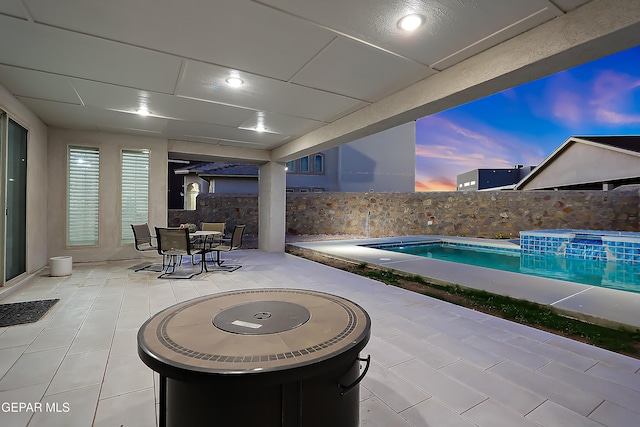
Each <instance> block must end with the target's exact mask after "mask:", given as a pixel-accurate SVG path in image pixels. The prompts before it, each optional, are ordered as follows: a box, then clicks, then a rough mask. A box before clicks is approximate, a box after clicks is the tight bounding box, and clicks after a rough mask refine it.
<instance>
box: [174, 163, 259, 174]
mask: <svg viewBox="0 0 640 427" xmlns="http://www.w3.org/2000/svg"><path fill="white" fill-rule="evenodd" d="M175 173H176V174H179V175H186V174H189V173H195V174H197V175H198V176H201V177H216V176H218V177H232V176H233V177H257V176H258V166H256V165H247V164H239V163H226V162H212V163H197V164H195V165H190V166H187V167H184V168H181V169H177V170H176V171H175Z"/></svg>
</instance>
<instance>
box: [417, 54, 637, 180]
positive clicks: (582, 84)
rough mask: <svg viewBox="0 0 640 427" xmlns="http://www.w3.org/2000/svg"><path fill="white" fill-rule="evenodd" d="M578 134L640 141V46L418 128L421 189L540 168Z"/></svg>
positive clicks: (459, 109)
mask: <svg viewBox="0 0 640 427" xmlns="http://www.w3.org/2000/svg"><path fill="white" fill-rule="evenodd" d="M572 135H640V46H639V47H635V48H633V49H629V50H626V51H623V52H621V53H618V54H615V55H611V56H608V57H605V58H602V59H599V60H596V61H593V62H590V63H587V64H584V65H581V66H579V67H575V68H571V69H569V70H566V71H563V72H560V73H558V74H554V75H552V76H549V77H545V78H543V79H540V80H536V81H533V82H530V83H526V84H524V85H521V86H517V87H515V88H511V89H507V90H505V91H503V92H500V93H497V94H495V95H492V96H489V97H487V98H483V99H480V100H478V101H474V102H470V103H468V104H465V105H462V106H459V107H456V108H453V109H451V110H447V111H443V112H441V113H438V114H434V115H432V116H428V117H423V118H422V119H419V120H418V121H417V122H416V191H446V190H455V189H456V175H458V174H460V173H463V172H467V171H469V170H473V169H481V168H508V167H512V166H513V165H515V164H523V165H525V166H527V165H537V164H539V163H540V162H541V161H542V160H543V159H544V158H545V157H547V156H548V155H549V154H551V152H552V151H553V150H554V149H556V148H557V147H558V146H559V145H560V144H562V143H563V142H564V141H565V140H566V139H567V138H569V137H570V136H572Z"/></svg>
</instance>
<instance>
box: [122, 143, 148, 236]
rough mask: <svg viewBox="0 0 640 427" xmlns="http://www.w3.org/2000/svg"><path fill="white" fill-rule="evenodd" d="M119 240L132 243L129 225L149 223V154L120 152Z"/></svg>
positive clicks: (143, 152)
mask: <svg viewBox="0 0 640 427" xmlns="http://www.w3.org/2000/svg"><path fill="white" fill-rule="evenodd" d="M121 206H122V213H121V218H122V222H121V225H122V227H121V239H122V242H123V243H130V242H133V232H132V231H131V224H144V223H148V222H149V152H148V151H146V150H142V151H133V150H123V151H122V205H121Z"/></svg>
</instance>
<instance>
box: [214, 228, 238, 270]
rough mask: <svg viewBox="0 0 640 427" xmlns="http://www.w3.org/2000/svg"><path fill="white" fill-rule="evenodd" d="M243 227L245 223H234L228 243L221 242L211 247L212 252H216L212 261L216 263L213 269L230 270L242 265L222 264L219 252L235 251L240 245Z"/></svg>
mask: <svg viewBox="0 0 640 427" xmlns="http://www.w3.org/2000/svg"><path fill="white" fill-rule="evenodd" d="M244 228H245V225H236V226H235V227H234V228H233V234H232V235H231V240H230V241H229V243H228V244H225V243H223V244H221V245H218V246H214V247H213V248H211V251H212V252H216V258H215V260H214V262H215V263H216V267H215V270H217V271H228V272H232V271H236V270H237V269H239V268H240V267H242V266H241V265H222V263H224V261H223V260H222V259H221V255H220V253H221V252H231V251H235V250H236V249H239V248H240V247H241V246H242V236H243V235H244Z"/></svg>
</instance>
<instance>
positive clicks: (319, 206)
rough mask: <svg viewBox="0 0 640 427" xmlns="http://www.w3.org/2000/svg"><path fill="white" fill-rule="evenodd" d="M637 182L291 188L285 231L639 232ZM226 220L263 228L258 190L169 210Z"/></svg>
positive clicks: (185, 218) (174, 219)
mask: <svg viewBox="0 0 640 427" xmlns="http://www.w3.org/2000/svg"><path fill="white" fill-rule="evenodd" d="M639 209H640V191H639V187H637V186H631V187H629V188H627V189H618V190H616V191H607V192H604V191H490V192H455V191H453V192H430V193H289V194H287V218H286V231H287V234H298V235H306V234H310V235H313V234H345V235H359V236H370V237H385V236H406V235H416V234H440V235H450V236H470V237H487V238H517V237H518V236H519V232H520V231H522V230H537V229H555V228H574V229H596V230H598V229H601V230H616V231H640V226H639V225H640V224H639V219H638V210H639ZM219 220H226V222H227V226H228V227H233V225H235V224H240V223H245V224H247V229H246V232H247V234H257V232H258V230H257V225H258V198H257V196H255V195H216V194H204V195H200V196H198V201H197V210H195V211H182V210H171V211H169V225H170V226H175V225H178V224H180V223H184V222H193V223H200V222H203V221H204V222H214V221H219Z"/></svg>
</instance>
